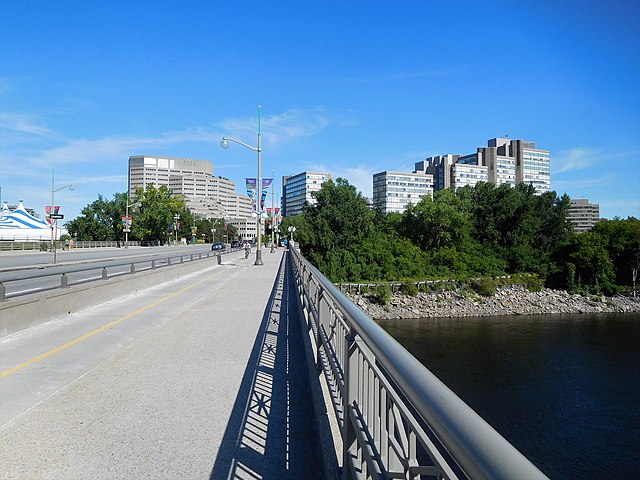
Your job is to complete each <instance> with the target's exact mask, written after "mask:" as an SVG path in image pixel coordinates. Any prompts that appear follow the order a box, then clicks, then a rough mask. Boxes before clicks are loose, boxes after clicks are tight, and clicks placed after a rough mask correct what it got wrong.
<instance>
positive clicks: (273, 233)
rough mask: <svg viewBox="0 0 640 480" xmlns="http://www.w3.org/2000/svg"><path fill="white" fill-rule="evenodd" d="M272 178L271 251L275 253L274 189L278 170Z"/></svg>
mask: <svg viewBox="0 0 640 480" xmlns="http://www.w3.org/2000/svg"><path fill="white" fill-rule="evenodd" d="M271 178H272V179H273V180H271V181H272V182H273V183H272V184H271V253H273V252H274V251H275V250H274V249H275V238H274V236H275V228H276V206H275V204H274V196H275V191H274V186H275V181H274V180H275V179H276V172H275V171H274V172H273V174H272V175H271Z"/></svg>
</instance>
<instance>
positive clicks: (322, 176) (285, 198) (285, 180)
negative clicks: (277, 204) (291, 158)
mask: <svg viewBox="0 0 640 480" xmlns="http://www.w3.org/2000/svg"><path fill="white" fill-rule="evenodd" d="M331 178H332V177H331V175H330V174H328V173H324V172H301V173H298V174H296V175H290V176H285V177H282V210H281V212H282V216H283V217H293V216H294V215H299V214H300V213H302V207H304V204H305V203H307V202H308V203H309V204H310V205H313V204H315V199H314V198H313V196H312V195H311V194H312V193H313V192H317V191H319V190H320V189H321V188H322V184H323V183H324V182H326V181H327V180H330V179H331Z"/></svg>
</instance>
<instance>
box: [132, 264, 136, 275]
mask: <svg viewBox="0 0 640 480" xmlns="http://www.w3.org/2000/svg"><path fill="white" fill-rule="evenodd" d="M131 273H136V264H135V263H132V264H131Z"/></svg>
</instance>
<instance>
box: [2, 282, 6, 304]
mask: <svg viewBox="0 0 640 480" xmlns="http://www.w3.org/2000/svg"><path fill="white" fill-rule="evenodd" d="M6 293H7V289H6V287H5V286H4V283H2V282H0V302H4V301H5V298H4V297H5V294H6Z"/></svg>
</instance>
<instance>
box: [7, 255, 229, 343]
mask: <svg viewBox="0 0 640 480" xmlns="http://www.w3.org/2000/svg"><path fill="white" fill-rule="evenodd" d="M217 265H218V257H217V256H212V257H209V258H205V259H201V260H194V261H192V262H185V263H176V264H174V265H171V266H164V267H159V268H156V269H153V270H144V271H141V272H136V273H135V274H127V275H119V276H117V277H113V278H110V279H108V280H97V281H93V282H88V283H83V284H80V285H71V286H70V287H69V288H59V289H56V290H49V291H46V292H41V293H34V294H31V295H25V296H23V297H15V298H10V299H8V300H6V301H4V302H1V303H0V338H2V337H4V336H6V335H10V334H12V333H16V332H19V331H20V330H24V329H25V328H29V327H32V326H34V325H37V324H39V323H42V322H45V321H48V320H51V319H52V318H55V317H59V316H62V315H69V314H71V313H74V312H77V311H79V310H82V309H84V308H87V307H91V306H93V305H98V304H100V303H104V302H107V301H109V300H114V299H116V298H118V297H122V296H125V295H129V294H131V293H134V292H137V291H138V290H144V289H145V288H149V287H152V286H155V285H159V284H161V283H164V282H168V281H171V280H175V279H177V278H180V277H184V276H185V275H188V274H190V273H193V272H197V271H200V270H203V269H206V268H213V267H214V266H217Z"/></svg>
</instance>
